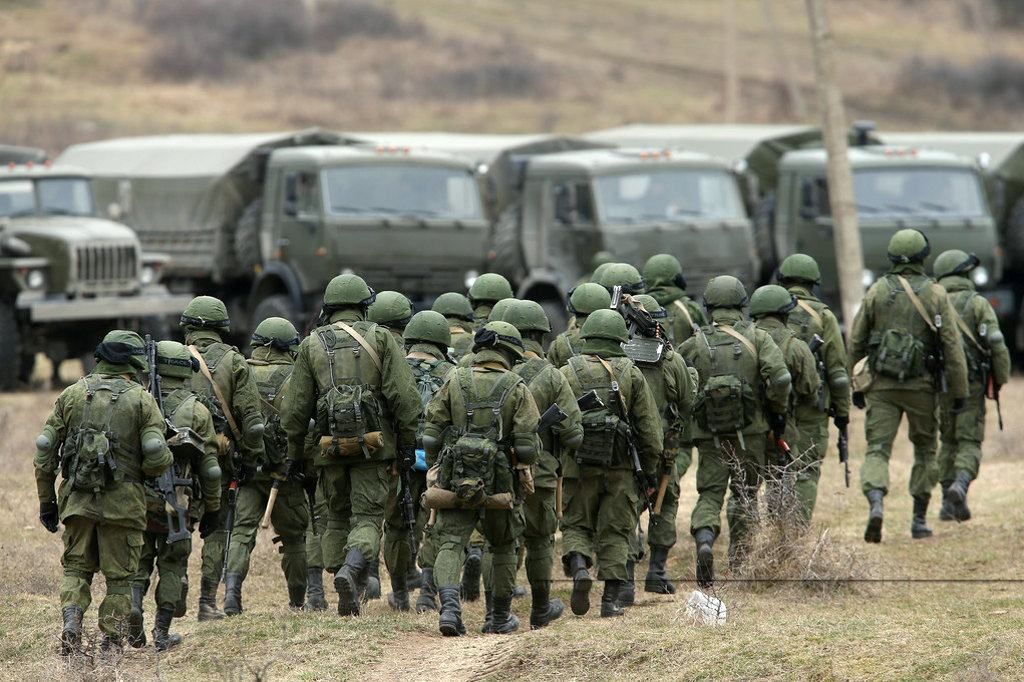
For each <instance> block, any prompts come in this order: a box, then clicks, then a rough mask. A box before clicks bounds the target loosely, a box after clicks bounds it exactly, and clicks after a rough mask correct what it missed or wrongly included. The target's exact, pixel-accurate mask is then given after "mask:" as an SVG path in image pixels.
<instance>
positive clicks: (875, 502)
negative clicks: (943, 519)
mask: <svg viewBox="0 0 1024 682" xmlns="http://www.w3.org/2000/svg"><path fill="white" fill-rule="evenodd" d="M884 497H885V493H883V492H882V491H881V490H879V489H878V488H873V489H871V490H869V491H868V492H867V498H868V505H869V506H868V525H867V528H865V529H864V542H881V541H882V517H883V514H882V498H884ZM929 532H930V531H929Z"/></svg>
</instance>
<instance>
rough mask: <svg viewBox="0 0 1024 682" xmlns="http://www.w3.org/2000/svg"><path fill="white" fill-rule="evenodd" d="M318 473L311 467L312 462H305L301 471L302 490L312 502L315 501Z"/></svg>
mask: <svg viewBox="0 0 1024 682" xmlns="http://www.w3.org/2000/svg"><path fill="white" fill-rule="evenodd" d="M318 479H319V476H318V473H317V470H316V467H314V466H313V461H312V460H307V461H306V462H305V463H304V465H303V470H302V479H301V480H302V489H303V490H305V491H306V496H307V497H308V498H309V499H310V501H313V500H315V499H316V485H317V483H318Z"/></svg>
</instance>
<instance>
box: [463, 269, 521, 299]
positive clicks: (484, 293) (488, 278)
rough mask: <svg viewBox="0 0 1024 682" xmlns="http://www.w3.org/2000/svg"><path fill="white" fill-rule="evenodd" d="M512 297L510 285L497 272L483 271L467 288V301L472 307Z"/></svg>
mask: <svg viewBox="0 0 1024 682" xmlns="http://www.w3.org/2000/svg"><path fill="white" fill-rule="evenodd" d="M505 298H512V285H511V284H509V283H508V280H507V279H505V278H504V277H502V276H501V275H499V274H496V273H493V272H485V273H484V274H482V275H480V276H479V277H477V278H476V279H475V280H474V281H473V286H471V287H470V288H469V302H470V303H472V304H473V307H476V306H479V305H481V304H484V303H494V302H496V301H500V300H502V299H505Z"/></svg>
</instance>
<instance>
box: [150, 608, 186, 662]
mask: <svg viewBox="0 0 1024 682" xmlns="http://www.w3.org/2000/svg"><path fill="white" fill-rule="evenodd" d="M172 618H174V609H168V608H164V607H160V608H158V609H157V610H156V622H155V623H153V646H155V647H156V650H157V651H167V650H168V649H170V648H171V647H172V646H178V645H179V644H181V635H176V634H172V633H171V619H172Z"/></svg>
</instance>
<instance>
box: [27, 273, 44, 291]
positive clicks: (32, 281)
mask: <svg viewBox="0 0 1024 682" xmlns="http://www.w3.org/2000/svg"><path fill="white" fill-rule="evenodd" d="M25 286H27V287H28V288H29V289H33V290H38V289H43V288H45V287H46V273H44V272H43V271H42V270H29V271H28V273H27V274H26V275H25Z"/></svg>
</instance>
